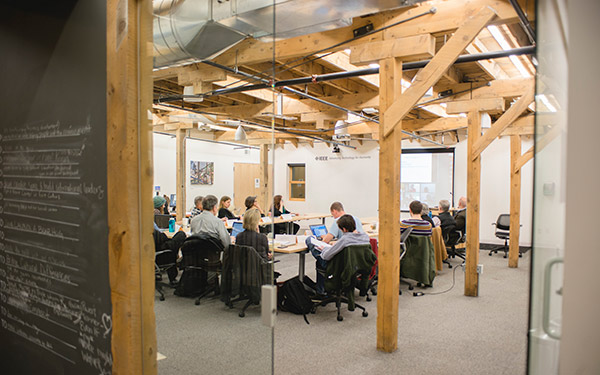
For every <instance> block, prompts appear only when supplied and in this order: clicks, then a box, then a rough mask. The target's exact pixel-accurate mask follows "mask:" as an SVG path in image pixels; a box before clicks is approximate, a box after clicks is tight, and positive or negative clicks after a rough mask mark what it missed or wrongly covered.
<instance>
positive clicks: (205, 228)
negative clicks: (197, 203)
mask: <svg viewBox="0 0 600 375" xmlns="http://www.w3.org/2000/svg"><path fill="white" fill-rule="evenodd" d="M217 203H218V200H217V197H215V196H214V195H207V196H206V197H204V198H203V199H202V213H200V214H199V215H196V216H195V217H194V218H193V219H192V222H191V223H190V226H191V230H192V235H197V234H206V235H209V236H211V237H215V238H218V239H220V240H221V243H222V244H223V248H227V247H228V246H229V244H230V243H231V238H230V237H229V232H227V228H225V224H224V223H223V221H222V220H220V219H218V218H217Z"/></svg>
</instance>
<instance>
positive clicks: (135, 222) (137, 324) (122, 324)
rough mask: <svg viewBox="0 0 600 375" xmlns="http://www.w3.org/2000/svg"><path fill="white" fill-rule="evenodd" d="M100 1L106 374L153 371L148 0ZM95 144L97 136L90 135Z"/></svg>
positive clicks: (154, 359) (154, 369) (154, 358)
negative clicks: (102, 17) (103, 59)
mask: <svg viewBox="0 0 600 375" xmlns="http://www.w3.org/2000/svg"><path fill="white" fill-rule="evenodd" d="M106 6H107V10H106V11H107V13H106V23H107V24H106V30H107V31H106V46H105V48H106V64H107V69H106V111H107V112H106V146H107V172H106V173H107V174H106V194H107V202H108V206H107V213H108V223H107V224H108V233H107V236H108V249H107V251H108V262H109V267H110V268H109V269H110V271H109V277H110V295H111V303H112V314H111V316H112V331H111V332H110V335H111V345H112V373H113V374H142V373H143V374H148V375H155V374H156V373H157V368H156V349H157V346H156V319H155V316H154V299H155V295H154V272H153V269H154V242H153V240H152V223H153V218H154V215H153V213H152V212H153V207H152V203H151V198H150V197H152V185H153V183H152V181H153V172H152V170H153V168H152V132H151V130H152V127H151V126H150V124H151V123H150V121H149V120H148V111H149V110H150V108H151V106H152V2H151V1H149V0H137V1H132V0H121V1H117V0H108V2H107V5H106ZM117 41H119V42H117ZM98 105H102V103H98ZM96 141H100V140H92V142H96ZM98 173H101V172H98ZM123 202H127V203H126V204H123ZM82 250H87V249H85V248H83V249H82ZM88 276H89V275H88ZM98 328H100V327H98ZM90 337H91V335H90ZM106 360H110V359H106ZM48 370H49V372H52V370H51V369H50V368H49V369H48ZM99 372H102V371H100V370H99Z"/></svg>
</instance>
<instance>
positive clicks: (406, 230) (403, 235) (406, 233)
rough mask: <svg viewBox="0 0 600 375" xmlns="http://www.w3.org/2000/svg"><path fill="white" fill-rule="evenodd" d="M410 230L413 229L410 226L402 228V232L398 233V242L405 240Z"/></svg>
mask: <svg viewBox="0 0 600 375" xmlns="http://www.w3.org/2000/svg"><path fill="white" fill-rule="evenodd" d="M412 231H413V228H412V227H408V228H406V229H404V232H402V234H401V235H400V243H404V242H406V239H407V238H408V236H410V233H411V232H412Z"/></svg>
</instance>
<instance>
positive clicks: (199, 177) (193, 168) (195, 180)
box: [190, 161, 215, 185]
mask: <svg viewBox="0 0 600 375" xmlns="http://www.w3.org/2000/svg"><path fill="white" fill-rule="evenodd" d="M214 180H215V163H213V162H212V161H192V162H190V183H191V184H192V185H212V184H213V182H214Z"/></svg>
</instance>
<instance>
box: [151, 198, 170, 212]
mask: <svg viewBox="0 0 600 375" xmlns="http://www.w3.org/2000/svg"><path fill="white" fill-rule="evenodd" d="M152 201H153V203H154V208H156V209H158V210H160V211H162V210H163V208H164V206H165V203H166V202H167V200H166V199H165V198H163V197H161V196H160V195H156V196H154V198H153V199H152Z"/></svg>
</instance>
